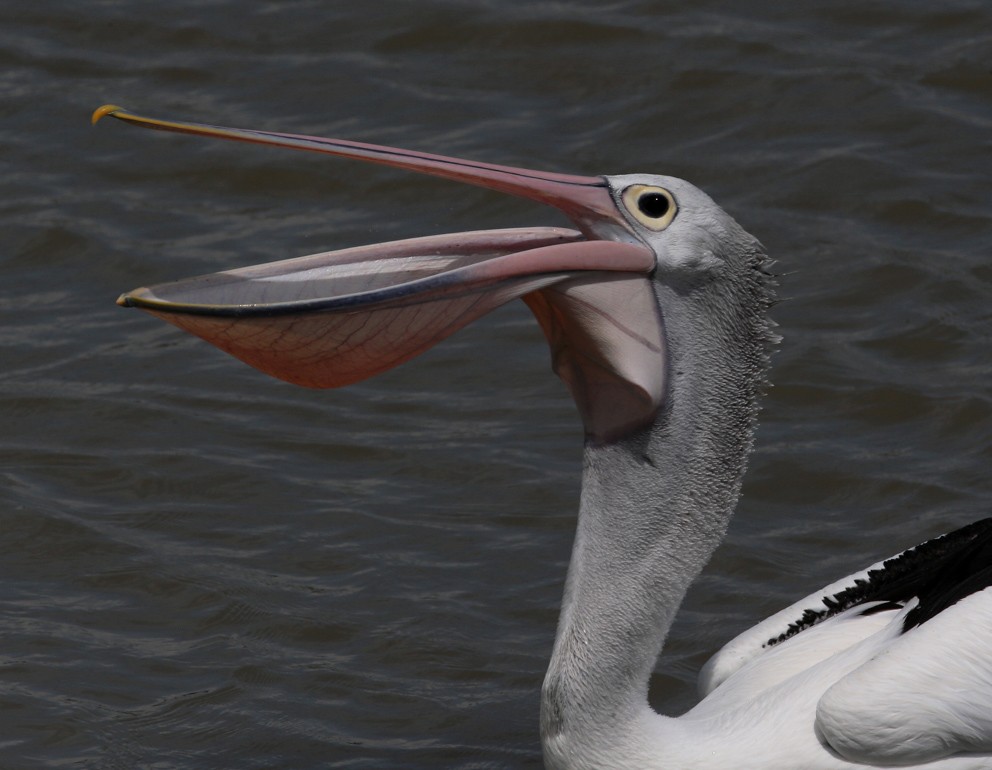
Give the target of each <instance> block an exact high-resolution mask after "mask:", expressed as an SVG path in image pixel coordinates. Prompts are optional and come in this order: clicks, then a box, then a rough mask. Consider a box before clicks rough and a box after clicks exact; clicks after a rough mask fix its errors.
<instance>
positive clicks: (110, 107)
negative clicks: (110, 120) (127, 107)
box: [90, 104, 124, 126]
mask: <svg viewBox="0 0 992 770" xmlns="http://www.w3.org/2000/svg"><path fill="white" fill-rule="evenodd" d="M123 111H124V108H123V107H118V106H117V105H116V104H105V105H103V106H102V107H97V108H96V109H95V110H94V111H93V115H92V116H91V117H90V122H91V123H92V124H93V125H94V126H95V125H96V124H97V121H99V120H100V118H102V117H103V116H104V115H113V114H114V113H115V112H123Z"/></svg>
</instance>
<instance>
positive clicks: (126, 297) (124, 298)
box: [117, 294, 133, 307]
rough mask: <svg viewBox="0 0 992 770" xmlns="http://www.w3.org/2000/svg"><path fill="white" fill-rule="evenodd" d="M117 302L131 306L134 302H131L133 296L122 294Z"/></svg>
mask: <svg viewBox="0 0 992 770" xmlns="http://www.w3.org/2000/svg"><path fill="white" fill-rule="evenodd" d="M117 304H118V305H120V306H121V307H131V306H132V304H133V303H132V302H131V296H130V295H129V294H121V296H119V297H118V298H117Z"/></svg>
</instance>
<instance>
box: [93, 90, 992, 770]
mask: <svg viewBox="0 0 992 770" xmlns="http://www.w3.org/2000/svg"><path fill="white" fill-rule="evenodd" d="M104 115H110V116H113V117H114V118H117V119H119V120H123V121H126V122H128V123H132V124H135V125H139V126H144V127H147V128H154V129H161V130H166V131H178V132H184V133H189V134H200V135H207V136H214V137H221V138H226V139H236V140H241V141H245V142H254V143H257V144H264V145H275V146H281V147H290V148H296V149H304V150H313V151H317V152H322V153H328V154H331V155H337V156H343V157H347V158H354V159H358V160H364V161H369V162H373V163H381V164H386V165H389V166H395V167H399V168H405V169H408V170H412V171H418V172H423V173H427V174H434V175H437V176H441V177H445V178H448V179H452V180H455V181H460V182H466V183H469V184H475V185H480V186H483V187H488V188H491V189H494V190H499V191H502V192H505V193H510V194H515V195H520V196H524V197H528V198H531V199H534V200H537V201H539V202H541V203H545V204H550V205H552V206H555V207H557V208H558V209H560V210H561V211H563V212H564V213H565V214H566V215H567V216H568V217H569V219H570V220H571V221H572V222H573V223H574V224H575V229H574V230H573V229H561V228H521V229H511V230H493V231H480V232H470V233H462V234H452V235H443V236H431V237H424V238H416V239H412V240H405V241H398V242H393V243H386V244H381V245H373V246H363V247H358V248H352V249H345V250H343V251H337V252H329V253H324V254H315V255H311V256H307V257H301V258H298V259H292V260H286V261H280V262H274V263H270V264H265V265H259V266H254V267H246V268H241V269H236V270H230V271H227V272H222V273H218V274H215V275H210V276H205V277H199V278H193V279H189V280H183V281H178V282H175V283H167V284H162V285H159V286H154V287H151V288H141V289H137V290H135V291H132V292H130V293H127V294H124V295H123V296H122V297H121V298H120V299H119V300H118V302H119V304H121V305H125V306H131V307H138V308H141V309H143V310H146V311H148V312H150V313H153V314H154V315H156V316H159V317H161V318H163V319H165V320H166V321H169V322H170V323H173V324H175V325H176V326H178V327H180V328H182V329H185V330H186V331H188V332H191V333H193V334H195V335H198V336H200V337H202V338H204V339H206V340H208V341H209V342H211V343H213V344H214V345H217V346H218V347H220V348H222V349H223V350H226V351H227V352H229V353H231V354H233V355H235V356H237V357H238V358H241V359H243V360H244V361H246V362H248V363H249V364H251V365H253V366H255V367H257V368H259V369H261V370H262V371H265V372H267V373H269V374H271V375H274V376H276V377H280V378H282V379H285V380H289V381H291V382H295V383H298V384H301V385H307V386H312V387H336V386H341V385H347V384H349V383H352V382H356V381H359V380H361V379H364V378H366V377H370V376H372V375H374V374H377V373H379V372H382V371H384V370H386V369H389V368H391V367H394V366H396V365H398V364H400V363H402V362H404V361H406V360H408V359H410V358H412V357H413V356H415V355H417V354H418V353H420V352H422V351H423V350H425V349H427V348H428V347H430V346H431V345H434V344H436V343H437V342H439V341H440V340H441V339H443V338H445V337H446V336H448V335H449V334H451V333H452V332H454V331H455V330H457V329H458V328H460V327H462V326H464V325H466V324H467V323H469V322H470V321H472V320H473V319H475V318H477V317H479V316H480V315H482V314H484V313H486V312H488V311H490V310H492V309H493V308H494V307H496V306H498V305H501V304H503V303H505V302H508V301H510V300H511V299H513V298H515V297H522V298H523V300H524V301H525V302H526V303H527V305H528V306H529V307H530V309H531V310H532V311H533V313H534V315H535V316H536V317H537V320H538V322H539V323H540V325H541V328H542V330H543V331H544V334H545V336H546V337H547V339H548V342H549V345H550V348H551V357H552V364H553V368H554V371H555V372H556V373H557V374H558V376H559V377H560V378H561V379H562V380H563V381H564V382H565V385H566V386H567V388H568V390H569V391H570V393H571V395H572V397H573V399H574V400H575V403H576V406H577V407H578V412H579V414H580V416H581V418H582V423H583V426H584V431H585V447H584V467H583V474H582V494H581V500H580V506H579V512H578V523H577V530H576V535H575V543H574V547H573V551H572V556H571V561H570V564H569V568H568V575H567V579H566V583H565V589H564V598H563V602H562V608H561V615H560V620H559V624H558V631H557V636H556V638H555V644H554V650H553V654H552V657H551V661H550V664H549V666H548V671H547V674H546V677H545V679H544V685H543V688H542V692H541V740H542V745H543V750H544V761H545V765H546V766H547V767H548V768H549V769H550V770H564V769H565V768H568V769H569V770H604V769H616V770H625V769H627V768H629V769H631V770H634V769H636V770H707V769H710V770H727V769H728V768H735V769H736V770H742V769H747V768H753V769H754V770H797V769H798V768H802V769H803V770H851V769H853V768H881V767H904V768H905V767H908V768H927V769H928V770H952V769H953V770H966V769H967V770H978V768H986V769H987V768H992V655H990V644H992V642H990V640H992V589H990V588H989V584H990V582H992V519H986V520H983V521H979V522H976V523H973V524H970V525H968V526H965V527H963V528H962V529H959V530H956V531H954V532H951V533H949V534H946V535H944V536H942V537H938V538H936V539H933V540H930V541H927V542H925V543H923V544H922V545H918V546H916V547H913V548H910V549H908V550H906V551H903V552H902V553H899V554H896V555H893V556H890V557H889V558H886V559H884V560H881V561H879V562H878V563H876V564H874V565H872V566H870V567H868V568H867V569H864V570H862V571H860V572H857V573H855V574H853V575H849V576H848V577H845V578H842V579H841V580H838V581H837V582H835V583H832V584H831V585H828V586H826V587H825V588H822V589H821V590H819V591H816V592H815V593H813V594H811V595H809V596H807V597H805V598H803V599H800V600H799V601H797V602H796V603H795V604H793V605H791V606H790V607H787V608H786V609H784V610H782V611H781V612H779V613H777V614H775V615H773V616H772V617H770V618H767V619H766V620H764V621H762V622H761V623H759V624H758V625H757V626H755V627H754V628H753V629H751V630H750V631H747V632H745V633H743V634H741V635H740V636H738V637H737V638H736V639H733V640H732V641H730V642H729V643H728V644H727V645H726V646H725V647H723V649H722V650H720V651H719V652H717V653H716V655H714V656H713V658H712V659H711V660H710V661H709V662H708V663H707V664H706V665H705V667H704V669H703V671H702V673H701V675H700V689H701V693H702V696H703V697H702V699H701V700H700V702H699V703H698V705H696V706H695V707H694V708H692V709H691V710H689V711H688V712H687V713H685V714H683V715H682V716H680V717H677V718H676V717H669V716H663V715H661V714H658V713H656V712H655V711H654V710H653V709H652V708H651V707H650V705H649V704H648V699H647V690H648V678H649V676H650V674H651V672H652V669H653V667H654V665H655V662H656V660H657V658H658V655H659V653H660V652H661V648H662V644H663V642H664V640H665V636H666V634H667V633H668V630H669V628H670V626H671V623H672V619H673V617H674V616H675V613H676V611H677V609H678V607H679V605H680V603H681V602H682V599H683V597H684V595H685V592H686V589H687V588H688V586H689V584H690V583H691V582H692V581H693V579H695V577H696V576H697V575H698V574H699V572H700V570H701V569H702V568H703V566H704V565H705V564H706V562H707V560H708V559H709V557H710V555H711V554H712V552H713V550H714V549H715V548H716V546H717V545H718V544H719V542H720V541H721V539H722V538H723V536H724V534H725V531H726V528H727V524H728V522H729V520H730V517H731V515H732V514H733V510H734V507H735V505H736V503H737V499H738V495H739V492H740V488H741V479H742V477H743V475H744V470H745V466H746V462H747V457H748V454H749V452H750V451H751V445H752V437H753V433H754V428H755V423H756V415H757V410H758V401H759V398H760V396H761V393H762V390H763V388H764V385H765V381H766V373H767V369H768V358H769V351H770V348H771V347H772V345H773V344H774V342H775V335H774V333H773V331H772V330H771V328H770V326H771V325H770V322H769V320H768V319H767V309H768V307H769V305H770V303H771V300H772V295H773V288H774V286H773V284H774V278H773V276H772V274H771V273H770V271H769V261H768V258H767V257H766V255H765V252H764V250H763V248H762V246H761V244H760V243H759V242H758V241H757V240H756V239H755V238H753V237H752V236H751V235H749V234H748V233H746V232H745V231H744V230H743V229H742V228H741V227H740V226H739V225H738V224H737V223H736V222H735V221H734V220H733V219H732V218H731V217H730V216H729V215H728V214H726V213H725V212H724V211H723V210H722V209H721V208H720V207H719V206H717V205H716V204H715V203H714V202H713V201H712V200H711V199H710V198H709V197H707V195H706V194H705V193H703V192H702V191H700V190H699V189H697V188H696V187H694V186H693V185H691V184H689V183H688V182H685V181H683V180H681V179H676V178H673V177H668V176H658V175H654V174H628V175H621V176H604V177H590V176H572V175H566V174H556V173H546V172H543V171H532V170H528V169H519V168H512V167H507V166H497V165H491V164H486V163H478V162H474V161H469V160H459V159H456V158H448V157H443V156H438V155H430V154H426V153H421V152H412V151H407V150H401V149H396V148H390V147H382V146H376V145H370V144H363V143H358V142H349V141H343V140H336V139H322V138H317V137H311V136H300V135H294V134H284V133H272V132H268V131H253V130H241V129H232V128H222V127H218V126H210V125H201V124H196V123H182V122H174V121H167V120H158V119H152V118H147V117H142V116H139V115H136V114H134V113H131V112H129V111H127V110H125V109H123V108H120V107H116V106H112V105H108V106H105V107H102V108H100V109H99V110H97V111H96V113H94V122H96V120H97V119H99V118H100V117H103V116H104Z"/></svg>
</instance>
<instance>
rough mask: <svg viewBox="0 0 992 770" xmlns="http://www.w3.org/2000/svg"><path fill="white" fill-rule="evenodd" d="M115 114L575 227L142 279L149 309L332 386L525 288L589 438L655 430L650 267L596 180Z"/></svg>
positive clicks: (255, 360) (422, 241) (656, 342)
mask: <svg viewBox="0 0 992 770" xmlns="http://www.w3.org/2000/svg"><path fill="white" fill-rule="evenodd" d="M105 115H109V116H111V117H114V118H117V119H118V120H123V121H126V122H128V123H132V124H134V125H139V126H143V127H145V128H153V129H158V130H163V131H175V132H180V133H187V134H198V135H204V136H213V137H218V138H223V139H234V140H239V141H244V142H252V143H256V144H265V145H273V146H279V147H289V148H293V149H301V150H310V151H315V152H322V153H326V154H330V155H337V156H341V157H346V158H354V159H357V160H364V161H367V162H372V163H381V164H385V165H389V166H395V167H398V168H405V169H408V170H411V171H418V172H420V173H426V174H433V175H435V176H440V177H444V178H447V179H452V180H455V181H459V182H465V183H468V184H475V185H479V186H482V187H488V188H491V189H494V190H499V191H501V192H505V193H510V194H513V195H519V196H523V197H526V198H531V199H533V200H536V201H539V202H541V203H545V204H549V205H552V206H555V207H556V208H558V209H560V210H561V211H563V212H564V213H565V214H566V215H567V216H568V217H569V218H570V219H571V220H572V221H573V222H574V223H575V224H576V226H577V227H578V231H574V230H567V229H560V228H546V227H544V228H519V229H511V230H489V231H478V232H470V233H459V234H450V235H441V236H429V237H424V238H415V239H411V240H405V241H396V242H393V243H385V244H379V245H372V246H363V247H358V248H352V249H345V250H342V251H334V252H327V253H323V254H314V255H311V256H307V257H300V258H297V259H290V260H284V261H279V262H272V263H268V264H264V265H256V266H253V267H246V268H240V269H236V270H230V271H225V272H222V273H216V274H213V275H208V276H201V277H197V278H191V279H186V280H182V281H177V282H174V283H166V284H160V285H158V286H153V287H150V288H140V289H136V290H134V291H132V292H128V293H126V294H124V295H122V296H121V298H120V299H119V300H118V304H120V305H124V306H128V307H139V308H141V309H143V310H147V311H148V312H150V313H152V314H154V315H156V316H158V317H160V318H163V319H164V320H166V321H169V322H170V323H173V324H175V325H176V326H178V327H180V328H181V329H184V330H186V331H188V332H190V333H192V334H195V335H197V336H199V337H202V338H203V339H205V340H207V341H208V342H211V343H212V344H214V345H216V346H218V347H220V348H221V349H223V350H225V351H227V352H228V353H231V354H232V355H234V356H236V357H238V358H240V359H242V360H243V361H245V362H247V363H249V364H251V365H252V366H254V367H256V368H258V369H261V370H262V371H264V372H266V373H268V374H271V375H273V376H275V377H278V378H280V379H284V380H287V381H289V382H293V383H296V384H299V385H306V386H310V387H338V386H342V385H348V384H350V383H353V382H357V381H360V380H363V379H366V378H368V377H371V376H374V375H376V374H379V373H381V372H383V371H385V370H387V369H391V368H392V367H394V366H397V365H399V364H401V363H403V362H404V361H407V360H409V359H410V358H413V357H414V356H416V355H418V354H419V353H422V352H423V351H425V350H427V349H428V348H430V347H431V346H433V345H435V344H437V343H438V342H440V341H441V340H443V339H444V338H445V337H447V336H448V335H450V334H452V333H453V332H455V331H457V330H458V329H459V328H461V327H463V326H465V325H467V324H468V323H470V322H471V321H473V320H475V319H476V318H478V317H479V316H481V315H484V314H485V313H487V312H489V311H491V310H493V309H494V308H496V307H498V306H500V305H502V304H504V303H506V302H508V301H509V300H511V299H514V298H516V297H523V298H524V300H525V301H526V302H527V304H528V305H529V306H530V308H531V309H532V310H533V311H534V314H535V315H536V316H537V318H538V321H539V322H540V324H541V327H542V329H543V330H544V332H545V334H546V336H547V337H548V340H549V343H550V344H551V348H552V359H553V366H554V368H555V371H556V372H557V373H558V374H559V376H561V377H562V379H563V380H564V381H565V383H566V385H568V387H569V389H570V391H571V392H572V395H573V397H574V398H575V400H576V403H577V405H578V407H579V411H580V413H581V414H582V417H583V421H584V424H585V428H586V432H587V434H588V435H589V436H590V438H591V439H592V440H594V441H597V442H603V441H610V440H613V439H615V438H618V437H619V436H621V435H624V434H626V433H629V432H630V431H632V430H635V429H636V428H638V427H640V426H641V425H643V424H646V423H647V422H648V421H649V420H650V419H652V418H653V417H654V414H655V413H656V412H657V410H658V408H659V407H660V405H661V402H662V399H663V392H664V377H665V366H664V333H663V329H662V322H661V317H660V312H659V309H658V304H657V300H656V299H655V295H654V291H653V288H652V286H651V282H650V279H649V277H648V276H649V274H650V273H651V272H652V271H653V269H654V266H655V256H654V253H653V252H652V251H651V250H650V249H649V248H647V247H646V246H645V245H643V243H641V242H640V241H639V240H638V239H637V238H636V237H635V236H634V235H633V233H632V232H631V229H630V227H629V225H627V224H626V220H625V218H624V217H623V215H622V214H621V212H620V211H619V210H618V208H617V204H616V203H615V201H614V198H613V195H612V194H611V192H610V189H609V187H608V185H607V183H606V180H605V179H604V178H602V177H584V176H572V175H567V174H554V173H547V172H542V171H532V170H528V169H521V168H513V167H509V166H498V165H491V164H485V163H477V162H474V161H468V160H460V159H457V158H447V157H444V156H440V155H431V154H428V153H421V152H413V151H409V150H401V149H396V148H392V147H383V146H378V145H372V144H364V143H360V142H350V141H344V140H339V139H323V138H319V137H312V136H301V135H296V134H285V133H273V132H268V131H254V130H245V129H233V128H223V127H219V126H210V125H201V124H197V123H180V122H174V121H165V120H157V119H152V118H146V117H141V116H139V115H135V114H133V113H130V112H128V111H127V110H124V109H123V108H120V107H116V106H113V105H106V106H104V107H101V108H100V109H98V110H97V111H96V112H94V114H93V122H94V123H95V122H96V121H97V120H99V119H100V118H101V117H103V116H105Z"/></svg>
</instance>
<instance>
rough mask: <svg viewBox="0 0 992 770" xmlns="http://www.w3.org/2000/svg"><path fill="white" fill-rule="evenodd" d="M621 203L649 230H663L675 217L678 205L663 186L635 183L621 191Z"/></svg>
mask: <svg viewBox="0 0 992 770" xmlns="http://www.w3.org/2000/svg"><path fill="white" fill-rule="evenodd" d="M623 205H624V206H626V207H627V211H629V212H630V213H631V215H632V216H633V217H634V218H635V219H636V220H637V221H638V222H640V223H641V224H642V225H644V226H645V227H647V228H648V229H650V230H664V229H665V228H666V227H668V226H669V225H670V224H671V223H672V220H673V219H674V218H675V213H676V212H677V211H678V206H676V205H675V198H673V197H672V194H671V193H670V192H668V190H666V189H665V188H664V187H655V186H654V185H646V184H635V185H631V186H630V187H628V188H627V189H626V190H624V191H623Z"/></svg>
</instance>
